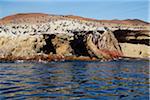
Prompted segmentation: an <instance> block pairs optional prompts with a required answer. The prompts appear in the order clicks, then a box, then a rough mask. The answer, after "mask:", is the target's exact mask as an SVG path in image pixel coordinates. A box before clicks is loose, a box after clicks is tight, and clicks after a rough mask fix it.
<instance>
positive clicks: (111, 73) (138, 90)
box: [0, 60, 149, 100]
mask: <svg viewBox="0 0 150 100" xmlns="http://www.w3.org/2000/svg"><path fill="white" fill-rule="evenodd" d="M148 89H149V62H148V61H145V60H119V61H110V62H81V61H64V62H48V63H38V62H23V63H16V62H1V63H0V100H3V99H10V100H12V99H15V100H23V99H29V100H32V99H34V100H36V99H38V100H41V99H42V100H43V99H44V100H45V99H46V100H47V99H48V100H49V99H53V100H148V99H149V91H148Z"/></svg>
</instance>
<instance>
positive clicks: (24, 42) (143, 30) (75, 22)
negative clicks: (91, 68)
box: [0, 14, 150, 59]
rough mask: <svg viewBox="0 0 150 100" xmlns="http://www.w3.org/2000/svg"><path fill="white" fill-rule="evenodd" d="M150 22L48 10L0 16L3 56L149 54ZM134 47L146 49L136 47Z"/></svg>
mask: <svg viewBox="0 0 150 100" xmlns="http://www.w3.org/2000/svg"><path fill="white" fill-rule="evenodd" d="M149 26H150V24H149V23H146V22H143V21H140V20H133V21H132V20H124V21H119V20H110V21H108V20H93V19H88V18H82V17H78V16H56V15H47V14H18V15H13V16H8V17H5V18H3V19H1V20H0V58H7V57H10V56H11V57H22V58H23V57H24V58H27V57H31V56H36V55H41V54H42V55H58V56H61V57H69V56H76V57H82V56H86V57H91V58H93V57H96V58H98V59H114V58H119V57H124V56H125V57H141V58H143V57H148V56H149V53H146V52H147V51H148V50H147V49H148V48H149V37H150V36H149V33H150V30H149ZM137 43H138V44H141V45H145V46H139V45H136V44H137ZM132 47H134V48H138V47H142V48H143V49H144V50H145V49H146V50H145V51H143V50H141V49H136V51H135V50H132ZM127 48H128V49H127ZM129 51H130V53H128V52H129ZM134 52H138V53H136V54H135V53H134Z"/></svg>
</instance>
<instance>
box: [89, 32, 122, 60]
mask: <svg viewBox="0 0 150 100" xmlns="http://www.w3.org/2000/svg"><path fill="white" fill-rule="evenodd" d="M86 44H87V48H89V50H90V52H91V51H92V53H94V55H95V56H97V57H98V58H101V59H103V58H105V59H113V58H119V57H122V56H123V54H122V51H121V48H120V45H119V43H118V41H117V39H116V38H115V36H114V35H113V33H112V32H111V31H110V30H108V29H107V30H106V31H105V32H103V33H102V34H98V36H95V37H94V36H93V35H92V34H89V35H88V36H87V42H86Z"/></svg>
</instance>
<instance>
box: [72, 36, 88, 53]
mask: <svg viewBox="0 0 150 100" xmlns="http://www.w3.org/2000/svg"><path fill="white" fill-rule="evenodd" d="M84 39H85V38H84V35H75V36H74V40H71V41H70V46H71V48H72V49H73V54H74V55H76V56H90V55H89V53H88V50H87V48H86V43H85V41H84Z"/></svg>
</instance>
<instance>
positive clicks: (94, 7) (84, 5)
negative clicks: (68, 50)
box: [0, 0, 150, 22]
mask: <svg viewBox="0 0 150 100" xmlns="http://www.w3.org/2000/svg"><path fill="white" fill-rule="evenodd" d="M149 4H150V1H149V0H0V18H2V17H4V16H8V15H11V14H16V13H29V12H34V13H48V14H58V15H78V16H83V17H89V18H95V19H141V20H144V21H149V22H150V18H149V13H148V12H149V10H150V8H149Z"/></svg>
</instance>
